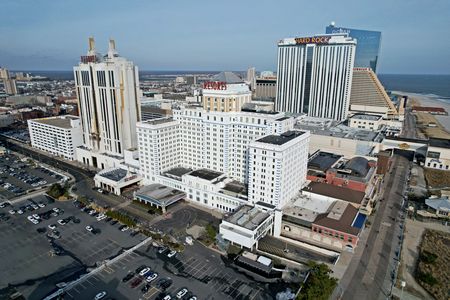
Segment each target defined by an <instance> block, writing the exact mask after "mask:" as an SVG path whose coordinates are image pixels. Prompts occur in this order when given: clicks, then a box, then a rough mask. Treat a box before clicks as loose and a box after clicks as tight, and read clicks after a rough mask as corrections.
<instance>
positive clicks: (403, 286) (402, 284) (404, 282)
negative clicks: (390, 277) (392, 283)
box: [400, 280, 406, 300]
mask: <svg viewBox="0 0 450 300" xmlns="http://www.w3.org/2000/svg"><path fill="white" fill-rule="evenodd" d="M400 286H401V287H402V293H401V294H400V300H402V297H403V289H404V288H405V286H406V281H403V280H402V281H400Z"/></svg>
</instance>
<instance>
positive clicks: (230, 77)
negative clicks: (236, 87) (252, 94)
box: [212, 72, 244, 83]
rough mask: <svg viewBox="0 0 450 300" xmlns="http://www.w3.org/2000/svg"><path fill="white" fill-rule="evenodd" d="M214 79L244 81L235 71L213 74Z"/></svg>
mask: <svg viewBox="0 0 450 300" xmlns="http://www.w3.org/2000/svg"><path fill="white" fill-rule="evenodd" d="M212 79H213V81H222V82H226V83H243V82H244V81H243V80H242V79H241V78H240V77H239V76H237V75H236V74H234V73H233V72H221V73H219V74H216V75H214V76H213V78H212Z"/></svg>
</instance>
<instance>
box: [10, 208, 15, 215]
mask: <svg viewBox="0 0 450 300" xmlns="http://www.w3.org/2000/svg"><path fill="white" fill-rule="evenodd" d="M8 212H9V214H10V215H14V214H15V213H16V211H15V210H14V209H11V210H10V211H8Z"/></svg>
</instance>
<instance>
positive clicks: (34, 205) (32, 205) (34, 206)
mask: <svg viewBox="0 0 450 300" xmlns="http://www.w3.org/2000/svg"><path fill="white" fill-rule="evenodd" d="M31 207H32V208H33V209H34V210H36V209H39V206H37V205H36V204H31Z"/></svg>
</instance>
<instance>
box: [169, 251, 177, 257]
mask: <svg viewBox="0 0 450 300" xmlns="http://www.w3.org/2000/svg"><path fill="white" fill-rule="evenodd" d="M176 254H177V251H175V250H172V251H170V252H169V253H168V254H167V257H174V256H175V255H176Z"/></svg>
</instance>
